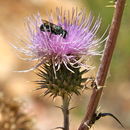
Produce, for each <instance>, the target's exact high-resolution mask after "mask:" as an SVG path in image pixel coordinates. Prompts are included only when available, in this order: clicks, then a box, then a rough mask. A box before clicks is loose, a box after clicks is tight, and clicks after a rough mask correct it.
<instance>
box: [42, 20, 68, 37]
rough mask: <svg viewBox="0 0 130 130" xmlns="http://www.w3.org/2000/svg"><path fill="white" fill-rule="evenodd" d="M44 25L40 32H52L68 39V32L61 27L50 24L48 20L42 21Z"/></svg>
mask: <svg viewBox="0 0 130 130" xmlns="http://www.w3.org/2000/svg"><path fill="white" fill-rule="evenodd" d="M42 22H43V24H42V25H41V26H40V30H41V31H43V32H45V31H47V32H51V33H52V34H55V35H61V36H62V37H63V38H66V35H67V31H66V30H64V29H63V28H62V27H61V26H58V25H55V24H53V23H50V22H48V21H46V20H42Z"/></svg>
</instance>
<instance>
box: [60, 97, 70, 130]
mask: <svg viewBox="0 0 130 130" xmlns="http://www.w3.org/2000/svg"><path fill="white" fill-rule="evenodd" d="M62 102H63V105H62V112H63V116H64V130H69V102H70V98H69V97H68V95H64V96H62Z"/></svg>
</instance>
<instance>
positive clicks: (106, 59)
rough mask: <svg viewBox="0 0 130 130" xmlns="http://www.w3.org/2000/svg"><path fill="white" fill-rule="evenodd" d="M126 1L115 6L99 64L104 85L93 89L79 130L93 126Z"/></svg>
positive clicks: (97, 77) (118, 1) (99, 75)
mask: <svg viewBox="0 0 130 130" xmlns="http://www.w3.org/2000/svg"><path fill="white" fill-rule="evenodd" d="M125 2H126V0H117V3H116V8H115V12H114V15H113V20H112V24H111V28H110V32H109V37H108V40H107V42H106V46H105V50H104V53H103V57H102V61H101V64H100V66H99V69H98V73H97V76H96V80H97V85H98V86H102V87H100V88H99V89H98V88H94V89H93V92H92V95H91V98H90V101H89V103H88V108H87V112H86V114H85V117H84V119H83V121H82V123H81V124H80V127H79V128H78V130H89V129H90V128H91V126H92V125H93V124H92V123H91V122H92V119H93V115H94V114H95V113H96V109H97V106H98V103H99V100H100V98H101V95H102V91H103V86H104V84H105V80H106V76H107V72H108V69H109V66H110V62H111V59H112V55H113V51H114V48H115V44H116V39H117V36H118V32H119V28H120V23H121V19H122V14H123V10H124V7H125Z"/></svg>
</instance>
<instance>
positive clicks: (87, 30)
mask: <svg viewBox="0 0 130 130" xmlns="http://www.w3.org/2000/svg"><path fill="white" fill-rule="evenodd" d="M42 19H43V18H42V17H41V16H40V14H39V13H38V14H37V15H34V16H33V17H28V19H27V23H26V25H27V26H26V27H27V34H28V36H27V37H28V38H27V39H26V40H25V41H23V46H22V47H18V46H14V45H13V47H15V48H16V49H17V50H18V51H20V52H21V53H23V54H24V55H25V56H26V58H22V59H24V60H28V61H34V60H37V61H38V63H37V64H36V66H34V67H33V68H31V69H29V70H25V71H23V72H27V71H30V70H33V69H35V68H37V67H39V66H40V65H42V64H45V63H48V62H51V63H52V64H53V68H54V70H55V71H57V70H59V68H60V66H61V64H64V65H65V66H66V68H67V69H68V70H70V71H72V70H71V69H70V68H69V66H72V67H81V66H85V67H88V65H86V62H85V61H87V60H88V57H89V56H95V55H100V54H101V52H100V51H97V48H99V47H100V45H101V43H103V42H104V41H105V40H106V38H105V39H103V37H104V35H105V33H104V34H103V35H102V37H101V38H98V37H97V32H98V30H99V27H100V24H101V19H100V18H99V17H98V18H97V20H95V21H94V18H93V16H92V15H91V14H89V16H88V17H87V15H86V13H85V10H84V11H80V12H78V11H77V9H74V8H73V9H72V11H66V10H64V11H63V10H62V9H59V8H57V9H56V21H57V22H55V21H54V18H53V16H52V13H50V14H49V15H48V20H47V21H48V22H49V23H54V25H50V24H49V28H51V27H53V28H52V29H53V30H52V29H50V30H49V31H48V30H47V28H44V27H43V29H44V31H42V30H41V29H40V27H41V25H42V24H43V20H42ZM55 27H61V30H60V31H63V30H64V31H66V35H65V36H63V32H62V33H55V32H54V31H55Z"/></svg>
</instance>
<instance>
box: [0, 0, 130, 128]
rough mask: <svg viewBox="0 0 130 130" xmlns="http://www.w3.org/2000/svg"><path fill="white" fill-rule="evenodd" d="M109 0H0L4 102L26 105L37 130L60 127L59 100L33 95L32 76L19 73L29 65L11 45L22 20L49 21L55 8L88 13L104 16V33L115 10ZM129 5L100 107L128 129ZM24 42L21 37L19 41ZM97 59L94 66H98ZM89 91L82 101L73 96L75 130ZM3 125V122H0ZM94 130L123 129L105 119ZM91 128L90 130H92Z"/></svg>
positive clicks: (0, 78)
mask: <svg viewBox="0 0 130 130" xmlns="http://www.w3.org/2000/svg"><path fill="white" fill-rule="evenodd" d="M110 5H112V3H111V2H110V0H96V1H95V0H93V1H92V0H0V92H2V93H3V94H4V95H5V96H6V97H9V98H16V99H19V100H22V101H23V102H24V103H23V107H24V110H25V111H27V113H28V114H30V115H33V116H34V118H35V126H36V128H37V129H38V130H49V129H52V128H55V127H57V126H62V114H61V111H60V110H58V109H57V108H55V107H54V105H60V98H57V99H56V100H55V101H52V99H50V98H48V97H42V96H40V94H41V93H42V91H40V92H36V91H33V90H34V89H35V88H36V86H37V85H35V84H34V83H33V82H32V81H34V80H36V79H37V76H36V75H35V73H34V72H29V73H15V72H13V71H14V70H24V69H27V68H29V67H31V63H30V64H29V63H27V62H24V61H21V60H19V59H18V57H17V56H16V51H15V50H14V49H13V48H12V47H11V46H10V45H9V43H13V42H16V40H17V36H20V35H19V34H23V35H26V34H24V31H25V28H24V21H25V18H26V17H27V16H30V15H33V14H35V13H37V12H38V11H39V12H40V13H41V15H42V17H43V18H44V17H46V16H45V15H46V10H51V9H52V10H55V7H61V6H62V7H63V8H65V9H72V7H78V8H79V9H80V8H86V9H87V11H88V13H89V11H92V13H93V15H94V16H95V17H96V16H99V15H100V16H101V17H102V25H101V29H100V31H101V33H103V32H104V30H105V29H106V28H107V27H108V26H109V25H110V23H111V19H112V15H113V11H114V8H113V7H106V6H110ZM129 12H130V1H129V0H127V3H126V7H125V11H124V15H123V19H122V24H121V28H120V33H119V36H118V40H117V45H116V49H115V52H114V55H113V59H112V62H111V67H110V70H109V74H108V79H107V81H106V85H105V88H104V92H103V95H102V99H101V102H100V110H99V112H110V113H113V114H114V115H115V116H116V117H117V118H118V119H119V120H120V121H121V122H122V123H123V125H124V126H125V127H126V128H127V130H130V44H129V42H130V36H129V35H130V15H129V14H130V13H129ZM21 39H22V37H21ZM99 59H100V58H99V57H98V58H97V59H95V61H94V64H96V66H97V67H98V65H99V61H100V60H99ZM96 70H97V69H95V70H94V71H93V72H92V75H95V74H96ZM90 94H91V90H89V91H85V92H84V93H83V94H82V96H80V97H77V96H74V97H73V98H72V103H71V106H77V107H76V108H75V109H74V110H72V111H71V119H70V124H71V126H70V127H71V128H70V129H71V130H76V129H77V128H78V126H79V124H80V122H81V120H82V119H83V115H84V113H85V110H86V106H87V103H88V100H89V96H90ZM0 121H1V119H0ZM93 128H94V130H121V129H123V128H121V126H120V125H119V124H118V123H117V122H116V121H115V120H114V119H112V118H111V117H105V118H102V119H100V120H99V121H97V122H96V124H95V125H94V126H93ZM93 128H92V129H93Z"/></svg>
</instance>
